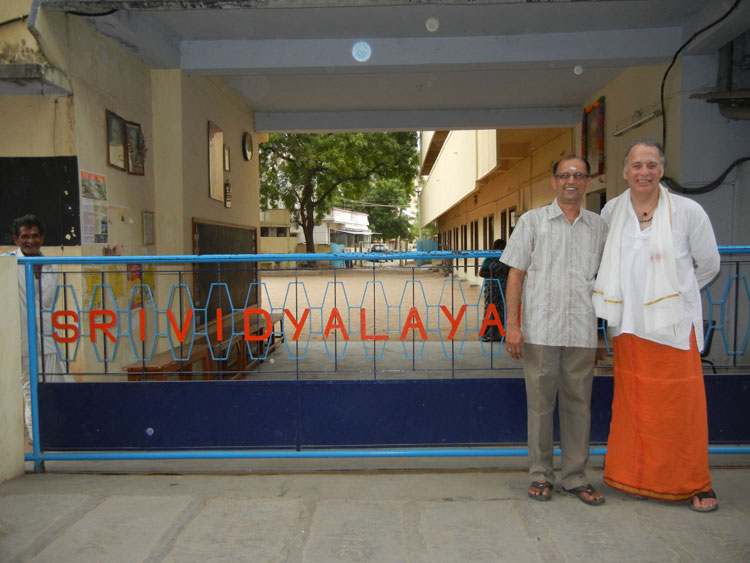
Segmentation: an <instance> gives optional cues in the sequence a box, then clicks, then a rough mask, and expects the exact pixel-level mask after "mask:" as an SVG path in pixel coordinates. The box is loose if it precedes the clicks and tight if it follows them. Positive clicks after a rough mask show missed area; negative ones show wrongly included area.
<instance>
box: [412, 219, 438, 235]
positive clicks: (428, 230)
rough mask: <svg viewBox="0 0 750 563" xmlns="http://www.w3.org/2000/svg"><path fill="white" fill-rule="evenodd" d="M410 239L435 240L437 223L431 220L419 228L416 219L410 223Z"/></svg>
mask: <svg viewBox="0 0 750 563" xmlns="http://www.w3.org/2000/svg"><path fill="white" fill-rule="evenodd" d="M410 234H411V240H435V239H437V235H438V228H437V223H436V222H435V221H432V222H430V223H427V224H426V225H425V226H424V227H422V228H421V229H420V228H419V225H418V224H417V222H416V221H414V223H412V225H411V233H410Z"/></svg>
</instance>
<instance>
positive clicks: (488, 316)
mask: <svg viewBox="0 0 750 563" xmlns="http://www.w3.org/2000/svg"><path fill="white" fill-rule="evenodd" d="M493 325H494V326H496V327H497V330H498V331H500V336H505V327H504V326H503V321H502V320H501V319H500V313H498V312H497V307H495V304H494V303H490V304H489V305H487V311H485V313H484V320H482V328H480V329H479V336H484V331H485V330H487V327H488V326H493Z"/></svg>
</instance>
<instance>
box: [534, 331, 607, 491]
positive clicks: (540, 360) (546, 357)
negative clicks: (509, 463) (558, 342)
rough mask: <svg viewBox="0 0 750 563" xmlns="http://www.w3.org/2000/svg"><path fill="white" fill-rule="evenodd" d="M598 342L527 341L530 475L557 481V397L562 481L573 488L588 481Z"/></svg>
mask: <svg viewBox="0 0 750 563" xmlns="http://www.w3.org/2000/svg"><path fill="white" fill-rule="evenodd" d="M595 359H596V348H573V347H560V346H540V345H537V344H524V345H523V370H524V375H525V380H526V410H527V416H528V434H529V477H530V478H531V480H532V481H549V482H550V483H554V482H555V475H554V472H553V469H552V453H553V449H552V448H553V442H552V428H553V414H554V410H555V399H556V398H557V399H558V401H559V409H558V410H559V415H560V449H561V450H562V458H561V475H560V476H561V478H562V485H563V487H565V488H566V489H572V488H574V487H578V486H581V485H585V484H587V483H588V480H587V479H586V463H587V462H588V458H589V430H590V427H591V408H590V405H591V385H592V383H593V378H594V361H595Z"/></svg>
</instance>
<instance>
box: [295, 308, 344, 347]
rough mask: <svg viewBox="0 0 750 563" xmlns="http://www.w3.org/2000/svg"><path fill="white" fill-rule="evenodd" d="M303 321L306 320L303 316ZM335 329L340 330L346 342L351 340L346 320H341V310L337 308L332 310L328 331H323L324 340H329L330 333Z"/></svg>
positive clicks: (327, 325)
mask: <svg viewBox="0 0 750 563" xmlns="http://www.w3.org/2000/svg"><path fill="white" fill-rule="evenodd" d="M303 319H304V316H303ZM334 321H336V322H334ZM333 329H338V330H340V331H341V337H342V338H343V339H344V340H349V334H347V332H346V327H345V326H344V320H343V319H342V318H341V314H340V313H339V310H338V309H337V308H336V307H334V308H333V309H331V315H330V316H329V317H328V322H327V323H326V329H325V330H324V331H323V340H328V333H330V332H331V331H332V330H333Z"/></svg>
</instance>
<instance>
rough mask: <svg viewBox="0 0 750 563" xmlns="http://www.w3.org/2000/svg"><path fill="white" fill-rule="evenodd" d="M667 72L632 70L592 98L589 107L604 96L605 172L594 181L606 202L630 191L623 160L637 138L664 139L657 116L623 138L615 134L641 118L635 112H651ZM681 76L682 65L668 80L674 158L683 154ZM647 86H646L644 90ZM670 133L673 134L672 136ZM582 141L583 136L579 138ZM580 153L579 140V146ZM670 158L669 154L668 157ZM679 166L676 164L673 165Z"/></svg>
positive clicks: (662, 68) (658, 68) (660, 69)
mask: <svg viewBox="0 0 750 563" xmlns="http://www.w3.org/2000/svg"><path fill="white" fill-rule="evenodd" d="M665 70H666V67H665V66H648V67H633V68H630V69H628V70H626V71H625V72H623V73H622V74H621V75H620V76H618V77H617V78H616V79H615V80H613V81H612V82H610V83H609V84H608V85H607V86H605V87H604V88H602V89H601V90H600V91H598V92H596V93H595V94H594V95H592V96H591V97H590V98H589V100H588V101H587V104H592V103H594V101H596V100H598V99H599V97H601V96H604V97H605V111H604V116H605V119H604V129H605V136H604V153H605V172H604V177H603V178H595V179H594V181H593V182H592V188H591V189H592V190H595V189H606V192H607V199H611V198H612V197H614V196H616V195H618V194H620V193H622V192H623V191H625V189H626V188H627V185H626V183H625V180H624V179H623V177H622V159H623V156H624V154H625V150H626V148H627V147H628V145H630V143H631V142H633V141H634V140H636V139H639V138H643V137H651V138H654V139H657V140H658V139H661V134H662V130H661V128H662V119H661V117H657V118H655V119H652V120H650V121H648V122H646V123H644V124H643V125H642V126H640V127H637V128H634V129H630V130H629V131H627V132H625V133H624V134H622V135H621V136H617V137H615V136H614V135H613V133H615V132H616V131H618V130H620V129H622V128H623V127H625V126H626V125H628V124H630V123H633V122H634V121H636V120H637V119H638V116H637V115H636V112H638V111H640V110H644V109H648V110H649V111H650V110H651V109H652V108H653V107H655V106H656V105H657V104H658V102H659V86H660V84H661V80H662V76H663V74H664V71H665ZM679 76H680V69H679V63H678V65H676V66H675V68H673V69H672V71H671V72H670V79H669V80H668V81H667V89H666V95H667V104H668V115H669V122H670V123H672V124H674V126H673V127H672V128H671V129H670V131H669V132H668V134H669V139H668V143H667V145H668V146H669V151H670V154H674V155H675V158H677V155H679V153H680V147H679V145H680V135H679V131H680V127H679V126H678V125H677V124H679V112H680V109H679V96H674V94H675V92H676V88H677V86H678V81H679V78H677V77H679ZM644 85H646V86H645V87H644ZM670 132H671V134H670ZM579 138H580V137H579ZM577 148H578V150H580V141H578V144H577ZM668 156H669V155H668ZM672 164H674V165H677V164H678V163H677V162H674V163H672Z"/></svg>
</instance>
